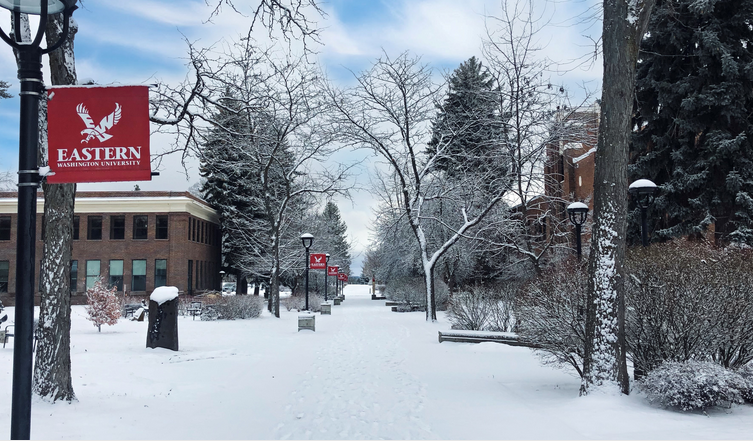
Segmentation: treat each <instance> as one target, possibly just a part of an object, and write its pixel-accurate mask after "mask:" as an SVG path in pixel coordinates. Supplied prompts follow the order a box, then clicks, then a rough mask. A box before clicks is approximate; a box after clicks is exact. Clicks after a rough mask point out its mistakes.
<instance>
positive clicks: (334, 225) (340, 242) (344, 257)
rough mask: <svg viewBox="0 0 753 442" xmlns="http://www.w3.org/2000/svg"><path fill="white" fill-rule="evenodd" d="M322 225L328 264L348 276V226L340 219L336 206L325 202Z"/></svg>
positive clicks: (330, 202) (321, 217)
mask: <svg viewBox="0 0 753 442" xmlns="http://www.w3.org/2000/svg"><path fill="white" fill-rule="evenodd" d="M320 219H321V220H322V223H323V226H322V227H323V232H322V234H323V235H324V239H325V241H326V244H327V247H328V250H327V251H326V252H328V253H329V254H330V262H333V263H335V264H337V265H338V266H340V271H341V272H343V273H345V274H350V262H351V261H350V244H349V243H348V237H347V230H348V226H347V225H346V224H345V222H344V221H342V219H341V218H340V209H339V208H338V207H337V204H335V203H333V202H332V201H327V204H326V205H325V206H324V210H323V211H322V214H321V216H320Z"/></svg>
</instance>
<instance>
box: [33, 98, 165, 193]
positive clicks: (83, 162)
mask: <svg viewBox="0 0 753 442" xmlns="http://www.w3.org/2000/svg"><path fill="white" fill-rule="evenodd" d="M47 100H48V101H47V103H48V104H47V128H48V129H47V130H48V140H49V141H48V152H49V158H48V160H49V162H48V165H49V166H50V170H51V171H52V172H55V174H54V175H49V176H48V177H47V182H49V183H102V182H110V181H149V180H151V179H152V169H151V164H150V157H149V87H148V86H117V87H90V86H75V87H71V86H61V87H50V88H49V90H48V92H47Z"/></svg>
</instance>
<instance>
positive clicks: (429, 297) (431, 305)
mask: <svg viewBox="0 0 753 442" xmlns="http://www.w3.org/2000/svg"><path fill="white" fill-rule="evenodd" d="M424 277H425V281H426V320H427V321H429V320H431V321H432V322H434V321H436V320H437V301H436V299H437V297H436V293H435V289H434V265H429V264H426V263H425V264H424Z"/></svg>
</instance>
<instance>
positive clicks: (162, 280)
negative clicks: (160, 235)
mask: <svg viewBox="0 0 753 442" xmlns="http://www.w3.org/2000/svg"><path fill="white" fill-rule="evenodd" d="M163 285H167V260H166V259H155V260H154V287H155V288H157V287H162V286H163Z"/></svg>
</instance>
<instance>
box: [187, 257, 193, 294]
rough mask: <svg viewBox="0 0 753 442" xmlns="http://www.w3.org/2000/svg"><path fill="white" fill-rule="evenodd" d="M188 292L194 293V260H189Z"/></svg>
mask: <svg viewBox="0 0 753 442" xmlns="http://www.w3.org/2000/svg"><path fill="white" fill-rule="evenodd" d="M188 294H189V295H190V294H193V261H192V260H190V259H189V260H188Z"/></svg>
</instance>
